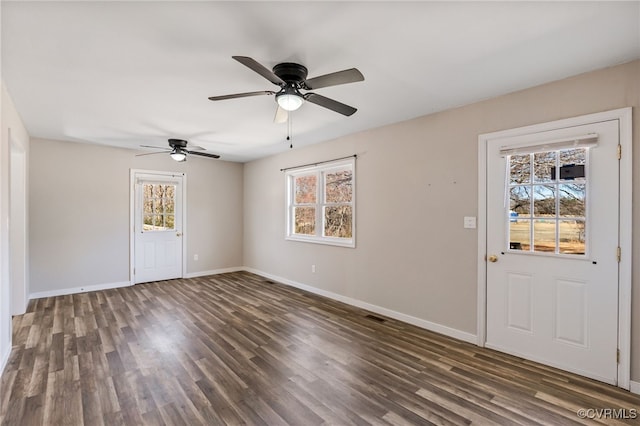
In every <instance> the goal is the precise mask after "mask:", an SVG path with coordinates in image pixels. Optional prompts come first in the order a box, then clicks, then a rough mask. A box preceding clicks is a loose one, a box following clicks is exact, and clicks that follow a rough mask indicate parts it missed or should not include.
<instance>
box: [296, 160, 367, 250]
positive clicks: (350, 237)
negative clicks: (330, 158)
mask: <svg viewBox="0 0 640 426" xmlns="http://www.w3.org/2000/svg"><path fill="white" fill-rule="evenodd" d="M354 172H355V160H354V159H350V160H347V161H340V162H333V163H329V164H323V165H321V166H313V167H307V168H304V169H296V170H291V171H288V172H287V174H286V179H287V194H288V195H287V235H286V237H287V239H289V240H297V241H308V242H314V243H320V244H332V245H338V246H346V247H355V223H354V222H355V202H354V200H355V176H354V175H355V173H354Z"/></svg>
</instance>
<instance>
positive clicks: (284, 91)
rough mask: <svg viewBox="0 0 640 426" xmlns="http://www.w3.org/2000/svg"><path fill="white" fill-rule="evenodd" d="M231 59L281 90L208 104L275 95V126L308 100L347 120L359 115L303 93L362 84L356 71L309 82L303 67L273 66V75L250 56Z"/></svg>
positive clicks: (283, 64) (218, 97) (316, 78)
mask: <svg viewBox="0 0 640 426" xmlns="http://www.w3.org/2000/svg"><path fill="white" fill-rule="evenodd" d="M232 58H233V59H235V60H236V61H238V62H240V63H241V64H242V65H244V66H246V67H248V68H249V69H251V70H253V71H255V72H256V73H258V74H260V75H261V76H262V77H264V78H266V79H267V80H269V81H270V82H271V83H273V84H275V85H277V86H280V90H279V91H277V92H274V91H271V90H263V91H258V92H245V93H236V94H233V95H223V96H211V97H210V98H209V100H212V101H222V100H226V99H235V98H245V97H249V96H260V95H275V96H276V102H277V103H278V109H277V110H276V116H275V120H274V121H275V122H276V123H283V122H285V121H287V118H288V112H289V111H295V110H296V109H298V108H300V106H302V103H303V101H305V100H306V101H309V102H311V103H314V104H316V105H320V106H321V107H324V108H327V109H330V110H331V111H335V112H337V113H339V114H342V115H346V116H350V115H352V114H353V113H355V112H356V111H357V109H356V108H354V107H351V106H349V105H345V104H343V103H342V102H338V101H336V100H333V99H330V98H327V97H325V96H322V95H318V94H316V93H313V92H307V93H301V92H300V90H315V89H321V88H323V87H329V86H337V85H340V84H347V83H354V82H357V81H363V80H364V76H363V75H362V73H361V72H360V71H358V70H357V69H356V68H350V69H347V70H343V71H337V72H334V73H330V74H325V75H321V76H318V77H314V78H311V79H308V80H307V68H306V67H305V66H304V65H300V64H296V63H292V62H283V63H280V64H277V65H276V66H274V67H273V71H271V70H269V69H268V68H266V67H265V66H263V65H261V64H260V63H259V62H257V61H256V60H255V59H252V58H249V57H247V56H232Z"/></svg>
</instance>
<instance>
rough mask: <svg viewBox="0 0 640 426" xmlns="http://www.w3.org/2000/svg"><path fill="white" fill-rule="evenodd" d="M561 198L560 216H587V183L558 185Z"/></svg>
mask: <svg viewBox="0 0 640 426" xmlns="http://www.w3.org/2000/svg"><path fill="white" fill-rule="evenodd" d="M558 192H559V194H558V195H559V198H560V217H581V218H584V217H586V215H587V214H586V210H585V207H586V195H587V194H586V192H587V187H586V185H585V184H580V183H577V184H562V185H558Z"/></svg>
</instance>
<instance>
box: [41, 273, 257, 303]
mask: <svg viewBox="0 0 640 426" xmlns="http://www.w3.org/2000/svg"><path fill="white" fill-rule="evenodd" d="M245 269H246V268H243V267H233V268H223V269H214V270H211V271H200V272H191V273H188V274H185V276H184V277H185V278H197V277H204V276H207V275H216V274H225V273H228V272H238V271H244V270H245ZM131 285H133V283H131V282H130V281H121V282H117V283H106V284H96V285H89V286H83V287H71V288H62V289H57V290H49V291H39V292H36V293H31V294H29V300H31V299H40V298H43V297H55V296H66V295H67V294H77V293H86V292H88V291H98V290H109V289H112V288H120V287H129V286H131Z"/></svg>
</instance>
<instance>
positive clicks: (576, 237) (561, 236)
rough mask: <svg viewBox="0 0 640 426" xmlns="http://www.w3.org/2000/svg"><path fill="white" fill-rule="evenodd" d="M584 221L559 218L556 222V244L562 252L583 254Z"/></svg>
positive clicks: (584, 248)
mask: <svg viewBox="0 0 640 426" xmlns="http://www.w3.org/2000/svg"><path fill="white" fill-rule="evenodd" d="M585 231H586V229H585V221H584V220H561V221H559V222H558V245H559V247H560V253H563V254H585V250H586V243H585V236H586V233H585Z"/></svg>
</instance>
